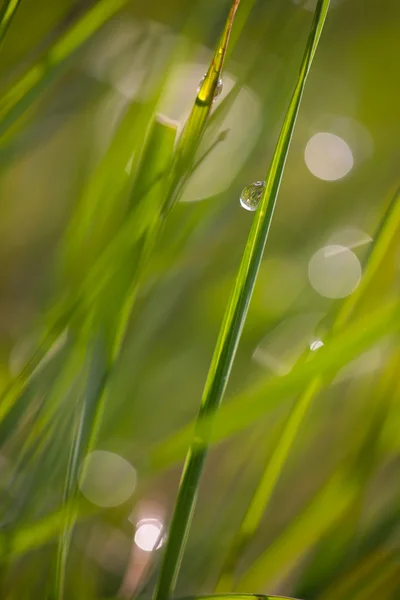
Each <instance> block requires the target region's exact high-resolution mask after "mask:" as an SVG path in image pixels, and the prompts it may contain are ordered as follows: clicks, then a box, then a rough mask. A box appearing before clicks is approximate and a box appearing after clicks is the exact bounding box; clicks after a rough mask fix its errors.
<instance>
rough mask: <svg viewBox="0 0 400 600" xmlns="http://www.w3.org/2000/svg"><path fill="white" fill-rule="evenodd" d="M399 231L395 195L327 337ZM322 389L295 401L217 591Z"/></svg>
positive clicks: (314, 385) (314, 384)
mask: <svg viewBox="0 0 400 600" xmlns="http://www.w3.org/2000/svg"><path fill="white" fill-rule="evenodd" d="M399 229H400V193H399V191H398V192H397V193H396V194H395V196H394V197H393V199H392V201H391V203H390V205H389V208H388V210H387V212H386V214H385V215H384V217H383V219H382V222H381V224H380V225H379V228H378V231H377V233H376V236H375V239H374V243H373V245H372V248H371V251H370V253H369V256H368V258H367V262H366V265H365V269H364V274H363V277H362V279H361V283H360V285H359V286H358V289H357V290H356V291H355V292H354V293H353V294H352V295H350V296H348V297H347V298H346V300H345V301H344V302H343V303H342V305H341V307H340V308H339V310H338V313H337V318H336V319H335V321H334V323H333V326H332V331H331V332H330V334H329V335H332V333H333V332H335V331H340V330H341V329H342V328H343V326H344V325H345V324H346V323H347V321H348V319H349V317H350V315H351V314H352V312H353V310H354V308H355V307H356V306H357V304H358V303H360V301H361V300H362V298H363V296H364V295H365V293H366V291H367V290H368V288H369V286H370V284H371V281H373V278H374V276H375V274H376V273H377V271H378V270H379V268H380V267H381V266H382V264H383V263H384V261H385V258H386V256H387V252H388V251H389V250H390V248H391V245H392V243H393V240H395V239H396V235H397V232H398V231H399ZM329 335H328V338H329ZM323 385H324V378H323V377H322V376H321V375H320V374H317V375H316V376H315V378H313V379H312V380H311V382H310V383H309V384H308V386H307V387H306V389H305V390H304V391H303V392H302V393H301V395H300V396H299V398H298V399H297V401H296V403H295V405H294V407H293V409H292V411H291V413H290V415H289V417H288V420H287V422H286V424H285V426H284V428H283V430H282V434H281V436H280V438H279V440H278V443H277V446H276V448H275V450H274V451H273V453H272V456H271V458H270V460H269V461H268V464H267V466H266V469H265V471H264V473H263V475H262V477H261V480H260V482H259V484H258V486H257V489H256V491H255V494H254V496H253V498H252V500H251V502H250V504H249V506H248V509H247V511H246V514H245V516H244V519H243V523H242V526H241V528H240V530H239V532H238V533H237V535H236V537H235V539H234V542H233V544H232V547H231V549H230V551H229V553H228V556H227V559H226V563H225V565H224V567H223V569H222V574H221V579H220V582H219V585H218V589H219V590H220V591H225V590H227V589H230V587H231V585H232V582H233V571H234V568H235V565H236V562H237V559H238V557H239V555H240V553H241V552H242V551H243V549H244V548H245V546H246V544H247V543H248V541H249V540H250V539H251V538H252V536H253V535H254V533H255V532H256V531H257V528H258V526H259V524H260V521H261V519H262V516H263V514H264V512H265V509H266V506H267V505H268V503H269V501H270V499H271V496H272V494H273V491H274V489H275V486H276V484H277V481H278V479H279V477H280V475H281V472H282V469H283V467H284V465H285V463H286V460H287V457H288V455H289V453H290V450H291V448H292V445H293V442H294V440H295V438H296V436H297V434H298V432H299V429H300V427H301V425H302V423H303V421H304V418H305V416H306V414H307V413H308V411H309V409H310V407H311V404H312V402H313V400H314V399H315V397H316V395H317V394H318V392H320V390H321V389H322V387H323Z"/></svg>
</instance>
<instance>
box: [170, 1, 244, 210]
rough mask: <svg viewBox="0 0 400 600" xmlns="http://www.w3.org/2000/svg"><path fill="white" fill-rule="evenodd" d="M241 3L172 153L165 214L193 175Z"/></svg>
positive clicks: (230, 18) (233, 11)
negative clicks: (172, 159)
mask: <svg viewBox="0 0 400 600" xmlns="http://www.w3.org/2000/svg"><path fill="white" fill-rule="evenodd" d="M239 3H240V0H234V2H233V4H232V7H231V10H230V12H229V15H228V18H227V21H226V24H225V28H224V31H223V33H222V36H221V39H220V41H219V44H218V47H217V50H216V52H215V54H214V58H213V60H212V62H211V64H210V66H209V68H208V71H207V73H206V75H205V77H204V80H203V82H202V84H201V85H200V87H199V90H198V92H197V96H196V101H195V103H194V106H193V108H192V111H191V113H190V115H189V117H188V120H187V121H186V123H185V126H184V128H183V131H182V134H181V136H180V138H179V141H178V145H177V148H176V152H175V158H174V164H173V165H172V173H171V179H170V185H169V192H168V195H167V199H166V203H165V204H166V206H165V208H166V210H167V211H168V210H170V209H171V208H172V206H173V204H174V203H175V202H176V200H177V198H178V197H179V195H180V194H181V192H182V189H183V186H184V184H185V183H186V181H187V179H188V177H189V176H190V173H191V171H192V167H193V163H194V160H195V156H196V151H197V149H198V147H199V145H200V142H201V140H202V138H203V135H204V132H205V130H206V126H207V122H208V119H209V116H210V113H211V109H212V105H213V102H214V97H215V92H216V89H217V85H218V82H219V80H220V78H221V75H222V68H223V66H224V61H225V56H226V52H227V49H228V43H229V38H230V34H231V30H232V27H233V22H234V18H235V14H236V11H237V9H238V7H239Z"/></svg>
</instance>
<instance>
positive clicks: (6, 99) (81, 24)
mask: <svg viewBox="0 0 400 600" xmlns="http://www.w3.org/2000/svg"><path fill="white" fill-rule="evenodd" d="M12 1H13V2H14V3H15V0H12ZM127 3H128V0H100V2H97V3H96V4H95V5H94V6H93V7H92V8H90V9H89V10H88V11H87V13H86V14H84V15H83V16H82V17H81V18H80V19H79V21H77V22H76V23H74V24H73V25H72V26H71V27H70V29H69V30H68V31H66V32H65V33H64V34H63V35H62V36H61V38H60V39H58V40H57V41H56V42H55V44H54V45H53V47H52V48H50V50H49V51H48V52H46V54H45V55H44V56H43V58H42V59H40V60H39V61H38V62H37V63H36V64H34V65H33V66H32V67H30V68H29V70H28V71H27V72H26V73H25V75H24V76H23V77H22V78H21V79H20V80H19V81H17V83H15V84H14V85H13V86H12V87H11V88H10V89H9V90H8V91H7V92H6V93H5V94H4V95H3V97H2V99H1V102H0V135H4V133H6V131H7V130H8V129H9V128H10V127H11V125H13V123H14V122H15V121H16V120H17V119H18V118H19V117H20V116H21V115H22V114H23V113H24V112H25V110H26V109H27V108H28V107H29V106H30V104H31V103H32V102H33V101H34V100H35V99H36V98H37V97H38V96H39V94H40V93H41V92H42V90H43V87H44V86H45V85H46V84H47V83H48V82H49V81H50V80H51V79H52V78H53V77H54V76H55V75H56V74H57V72H58V70H57V68H58V67H59V66H60V65H62V64H63V63H64V62H65V61H66V60H67V59H68V58H69V57H70V56H71V55H72V54H73V52H75V51H76V50H77V49H78V48H79V47H80V46H82V45H83V44H84V43H85V42H86V41H87V40H88V39H89V38H90V37H91V36H92V35H93V34H94V33H95V32H96V31H98V30H99V29H100V27H102V26H103V25H104V24H105V23H106V22H107V21H108V20H109V19H110V18H111V17H112V16H113V15H115V14H116V13H117V12H118V11H119V10H120V9H121V8H123V6H124V5H125V4H127Z"/></svg>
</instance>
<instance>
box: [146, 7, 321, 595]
mask: <svg viewBox="0 0 400 600" xmlns="http://www.w3.org/2000/svg"><path fill="white" fill-rule="evenodd" d="M235 4H237V3H235ZM328 6H329V0H328V1H322V2H321V1H320V2H319V3H318V6H317V9H316V13H315V18H314V22H313V26H312V29H311V34H310V37H309V40H308V43H307V47H306V52H305V56H304V59H303V63H302V65H301V68H300V73H299V78H298V81H297V84H296V86H295V89H294V92H293V96H292V99H291V101H290V105H289V109H288V112H287V114H286V117H285V120H284V123H283V126H282V130H281V133H280V136H279V140H278V143H277V147H276V150H275V153H274V156H273V160H272V164H271V167H270V169H269V172H268V176H267V179H266V185H265V190H264V194H263V197H262V199H261V203H260V206H259V208H258V211H257V213H256V216H255V218H254V221H253V226H252V229H251V231H250V235H249V239H248V242H247V244H246V248H245V251H244V255H243V259H242V263H241V266H240V269H239V273H238V276H237V279H236V283H235V286H234V290H233V293H232V296H231V299H230V301H229V304H228V307H227V310H226V312H225V316H224V320H223V323H222V326H221V329H220V334H219V338H218V341H217V345H216V348H215V351H214V356H213V359H212V362H211V366H210V369H209V373H208V377H207V381H206V385H205V388H204V392H203V398H202V401H201V407H200V412H199V416H198V422H200V420H201V419H202V418H203V417H204V416H210V415H211V416H212V415H214V414H215V413H216V411H217V410H218V408H219V405H220V403H221V400H222V397H223V395H224V392H225V389H226V385H227V381H228V378H229V375H230V371H231V368H232V364H233V360H234V357H235V354H236V349H237V346H238V343H239V340H240V336H241V333H242V329H243V326H244V322H245V319H246V316H247V311H248V307H249V303H250V300H251V296H252V293H253V289H254V286H255V282H256V279H257V274H258V270H259V267H260V264H261V260H262V256H263V253H264V247H265V244H266V241H267V237H268V233H269V229H270V225H271V221H272V216H273V213H274V208H275V203H276V199H277V195H278V191H279V188H280V183H281V180H282V176H283V170H284V166H285V163H286V158H287V155H288V151H289V146H290V141H291V138H292V135H293V130H294V126H295V122H296V118H297V114H298V111H299V108H300V102H301V98H302V95H303V91H304V86H305V82H306V79H307V75H308V73H309V70H310V68H311V63H312V59H313V57H314V54H315V51H316V48H317V45H318V42H319V38H320V35H321V32H322V27H323V24H324V21H325V17H326V13H327V10H328ZM234 8H235V5H234ZM211 73H212V71H211ZM209 74H210V72H209ZM213 81H214V84H216V83H215V82H216V79H215V76H214V80H210V82H209V83H208V82H207V78H206V80H205V81H204V84H203V86H202V87H201V89H200V92H199V96H198V102H200V101H201V100H202V99H203V98H205V97H206V94H207V93H208V91H207V90H210V91H211V92H212V90H213V88H212V82H213ZM206 84H207V86H206ZM203 88H204V90H203ZM191 153H192V150H191V147H190V146H189V150H188V154H189V156H190V154H191ZM208 440H209V434H208V433H207V434H206V436H202V437H199V435H198V432H197V430H195V434H194V441H193V442H192V444H191V446H190V449H189V452H188V455H187V458H186V463H185V467H184V471H183V474H182V479H181V483H180V488H179V492H178V498H177V502H176V505H175V511H174V516H173V519H172V524H171V528H170V532H169V536H168V542H167V546H166V551H165V555H164V560H163V564H162V567H161V573H160V577H159V581H158V585H157V589H156V593H155V598H156V600H165V599H168V598H169V597H170V596H171V594H172V592H173V590H174V587H175V583H176V579H177V576H178V572H179V568H180V564H181V560H182V555H183V550H184V547H185V543H186V538H187V535H188V532H189V527H190V522H191V518H192V514H193V511H194V507H195V503H196V496H197V491H198V487H199V483H200V478H201V473H202V470H203V465H204V461H205V458H206V454H207V449H208Z"/></svg>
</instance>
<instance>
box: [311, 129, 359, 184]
mask: <svg viewBox="0 0 400 600" xmlns="http://www.w3.org/2000/svg"><path fill="white" fill-rule="evenodd" d="M304 159H305V162H306V165H307V167H308V169H309V170H310V171H311V173H312V174H313V175H315V177H318V178H319V179H324V180H325V181H335V180H337V179H342V178H343V177H345V176H346V175H347V174H348V173H349V172H350V171H351V169H352V168H353V165H354V159H353V154H352V151H351V148H350V146H349V145H348V144H347V143H346V142H345V141H344V140H343V139H342V138H340V137H339V136H337V135H334V134H333V133H325V132H321V133H316V134H315V135H313V137H312V138H310V140H309V141H308V142H307V145H306V149H305V152H304Z"/></svg>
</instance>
